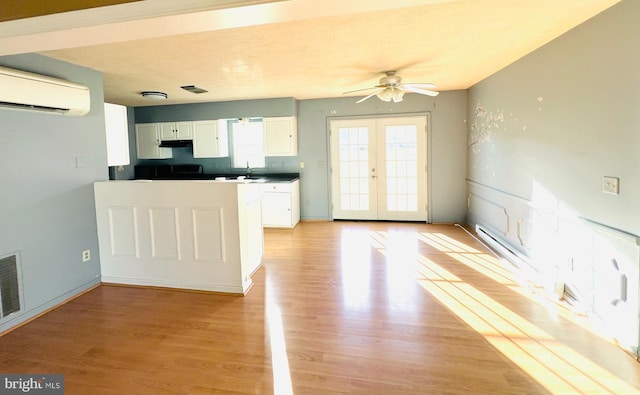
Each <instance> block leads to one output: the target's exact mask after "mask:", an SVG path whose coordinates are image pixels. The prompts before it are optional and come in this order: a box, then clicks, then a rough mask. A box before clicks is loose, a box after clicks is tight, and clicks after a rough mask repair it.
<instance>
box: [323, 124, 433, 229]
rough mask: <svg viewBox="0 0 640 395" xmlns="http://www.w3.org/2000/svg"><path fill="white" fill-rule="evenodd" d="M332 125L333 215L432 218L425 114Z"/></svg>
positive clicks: (422, 219)
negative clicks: (428, 187) (428, 205)
mask: <svg viewBox="0 0 640 395" xmlns="http://www.w3.org/2000/svg"><path fill="white" fill-rule="evenodd" d="M329 126H330V145H331V190H332V216H333V218H334V219H365V220H404V221H428V211H427V169H426V164H427V118H426V116H414V117H393V118H372V119H347V120H332V121H330V125H329Z"/></svg>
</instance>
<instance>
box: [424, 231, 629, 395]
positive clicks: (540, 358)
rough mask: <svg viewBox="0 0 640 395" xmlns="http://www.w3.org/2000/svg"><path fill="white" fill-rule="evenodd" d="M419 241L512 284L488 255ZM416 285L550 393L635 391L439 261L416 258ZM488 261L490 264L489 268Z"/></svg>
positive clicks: (438, 238) (431, 238) (430, 239)
mask: <svg viewBox="0 0 640 395" xmlns="http://www.w3.org/2000/svg"><path fill="white" fill-rule="evenodd" d="M420 240H421V241H423V242H425V243H427V244H428V245H430V246H432V247H434V248H436V249H437V250H439V251H441V252H442V253H445V254H447V255H448V256H450V257H452V258H454V259H455V260H456V261H458V262H460V263H462V264H464V265H466V266H468V267H469V268H472V269H473V270H475V271H477V272H479V273H482V274H483V275H485V276H487V277H489V278H492V279H493V280H495V281H497V282H498V283H500V284H503V285H505V286H508V287H509V288H511V287H516V283H515V282H514V281H513V280H512V279H511V278H510V276H509V273H508V271H507V272H505V271H504V270H505V269H504V268H502V267H500V265H499V261H497V260H496V259H495V258H494V257H491V256H489V255H488V254H482V253H480V252H479V251H477V250H476V251H474V249H473V248H471V247H468V246H465V245H463V244H462V243H459V242H456V243H454V242H452V241H451V240H446V239H444V238H443V237H442V235H437V234H427V233H422V234H420ZM418 262H419V263H420V264H422V267H419V268H418V275H419V277H418V282H419V284H420V285H421V286H422V287H423V288H424V289H425V290H426V291H427V292H429V293H430V294H431V295H433V296H434V297H435V298H436V299H437V300H439V301H440V302H441V303H442V304H443V305H444V306H446V307H447V308H448V309H449V310H451V311H452V312H453V313H455V314H456V315H457V316H458V317H460V319H462V320H463V321H464V322H465V323H467V324H468V325H469V326H471V327H472V328H473V329H474V330H475V331H477V332H478V333H479V334H481V335H482V336H483V337H484V338H485V339H486V340H487V341H488V342H489V343H490V344H492V345H493V346H494V347H495V348H496V349H497V350H498V351H499V352H500V353H502V354H503V355H504V356H506V357H507V358H509V359H510V360H511V361H513V362H514V363H515V364H517V365H518V366H519V367H520V368H521V369H522V370H523V371H525V372H526V373H527V374H529V375H530V376H531V377H532V378H534V379H535V380H536V381H538V382H539V383H540V384H541V385H542V386H544V387H545V388H546V389H548V390H549V391H550V392H551V393H553V394H567V393H572V394H574V393H581V394H622V393H624V394H638V393H640V391H639V390H638V389H637V388H635V387H633V386H631V385H629V384H628V383H627V382H625V381H624V380H621V379H620V378H618V377H616V376H615V375H614V374H612V373H610V372H609V371H607V370H605V369H603V368H602V367H600V366H599V365H597V364H595V363H593V362H592V361H591V360H589V359H588V358H586V357H584V356H582V355H580V354H579V353H578V352H576V351H575V350H573V349H572V348H570V347H568V346H567V345H565V344H563V343H561V342H559V341H558V340H557V339H555V338H554V337H553V336H551V335H550V334H548V333H547V332H545V331H544V330H542V329H540V328H539V327H538V326H536V325H535V324H533V323H531V322H530V321H528V320H527V319H525V318H523V317H522V316H520V315H518V314H517V313H515V312H514V311H512V310H510V309H509V308H507V307H505V306H504V305H502V304H500V303H499V302H497V301H496V300H494V299H493V298H491V297H490V296H488V295H487V294H485V293H484V292H482V291H480V290H478V289H477V288H475V287H474V286H472V285H471V284H469V283H467V282H464V281H462V280H461V279H460V278H459V277H458V276H456V275H454V274H453V273H451V272H449V271H448V270H447V269H445V268H444V267H442V266H441V265H439V264H437V263H435V262H433V261H432V260H430V259H428V258H427V257H425V256H419V257H418ZM491 264H495V265H496V266H495V267H492V266H491Z"/></svg>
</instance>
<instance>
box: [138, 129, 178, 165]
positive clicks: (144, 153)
mask: <svg viewBox="0 0 640 395" xmlns="http://www.w3.org/2000/svg"><path fill="white" fill-rule="evenodd" d="M136 154H137V156H138V159H165V158H171V157H172V156H173V153H172V152H171V148H160V124H157V123H139V124H136Z"/></svg>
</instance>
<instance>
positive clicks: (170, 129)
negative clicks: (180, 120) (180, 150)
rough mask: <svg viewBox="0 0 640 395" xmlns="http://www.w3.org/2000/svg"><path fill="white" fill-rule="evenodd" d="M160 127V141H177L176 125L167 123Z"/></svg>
mask: <svg viewBox="0 0 640 395" xmlns="http://www.w3.org/2000/svg"><path fill="white" fill-rule="evenodd" d="M158 125H160V140H177V136H176V132H175V130H176V124H175V123H173V122H166V123H160V124H158Z"/></svg>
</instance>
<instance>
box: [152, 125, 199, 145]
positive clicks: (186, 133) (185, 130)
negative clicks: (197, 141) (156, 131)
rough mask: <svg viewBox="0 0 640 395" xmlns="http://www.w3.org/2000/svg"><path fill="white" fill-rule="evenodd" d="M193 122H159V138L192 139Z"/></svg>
mask: <svg viewBox="0 0 640 395" xmlns="http://www.w3.org/2000/svg"><path fill="white" fill-rule="evenodd" d="M192 123H193V122H189V121H186V122H163V123H160V124H159V125H160V140H165V141H166V140H193V131H192Z"/></svg>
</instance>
